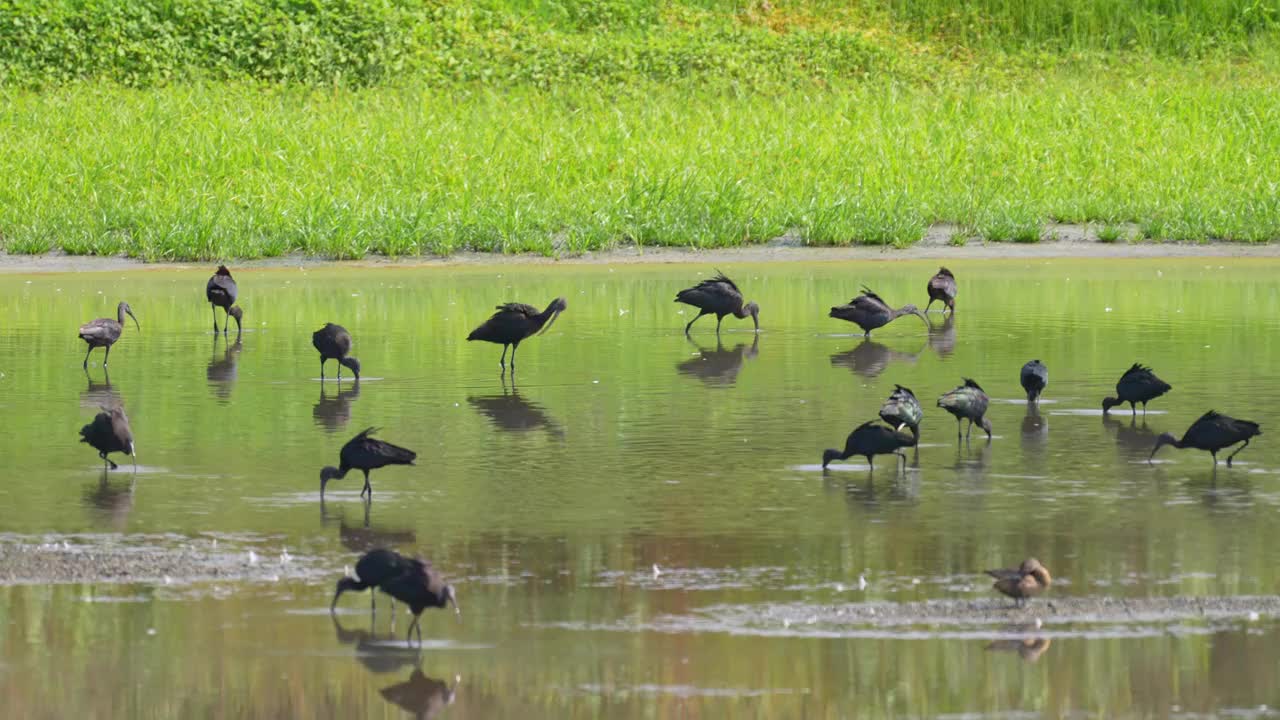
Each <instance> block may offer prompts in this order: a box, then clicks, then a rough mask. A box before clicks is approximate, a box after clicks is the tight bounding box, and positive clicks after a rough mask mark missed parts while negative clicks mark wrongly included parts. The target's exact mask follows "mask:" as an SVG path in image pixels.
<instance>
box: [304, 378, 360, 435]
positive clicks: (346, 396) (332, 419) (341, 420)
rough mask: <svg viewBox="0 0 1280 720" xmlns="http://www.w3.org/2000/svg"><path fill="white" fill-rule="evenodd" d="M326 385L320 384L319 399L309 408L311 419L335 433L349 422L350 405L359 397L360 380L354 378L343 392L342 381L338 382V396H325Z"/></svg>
mask: <svg viewBox="0 0 1280 720" xmlns="http://www.w3.org/2000/svg"><path fill="white" fill-rule="evenodd" d="M326 390H327V383H320V399H319V400H317V401H316V404H315V407H313V408H311V417H312V419H313V420H315V423H316V425H319V426H320V427H322V428H324V429H325V430H327V431H329V432H337V431H338V430H342V429H343V428H345V427H346V426H347V423H349V422H351V403H353V402H355V400H356V398H358V397H360V378H356V381H355V382H354V383H351V385H349V386H348V387H347V388H346V389H345V390H344V389H343V387H342V381H341V380H339V381H338V394H337V395H334V396H333V397H330V396H329V395H328V394H326Z"/></svg>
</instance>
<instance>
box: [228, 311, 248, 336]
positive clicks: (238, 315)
mask: <svg viewBox="0 0 1280 720" xmlns="http://www.w3.org/2000/svg"><path fill="white" fill-rule="evenodd" d="M227 314H228V315H230V316H231V317H233V318H235V319H236V334H237V335H239V334H240V330H241V326H240V319H241V318H242V317H244V311H243V310H241V309H240V306H239V305H232V306H231V309H230V310H228V311H227Z"/></svg>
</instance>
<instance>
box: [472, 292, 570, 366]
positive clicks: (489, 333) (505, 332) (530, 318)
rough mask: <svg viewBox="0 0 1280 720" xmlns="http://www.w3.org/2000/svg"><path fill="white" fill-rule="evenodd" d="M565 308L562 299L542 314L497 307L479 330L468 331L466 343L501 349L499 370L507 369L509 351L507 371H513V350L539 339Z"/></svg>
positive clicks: (519, 307) (530, 309) (513, 306)
mask: <svg viewBox="0 0 1280 720" xmlns="http://www.w3.org/2000/svg"><path fill="white" fill-rule="evenodd" d="M567 307H569V303H568V302H567V301H566V300H565V299H564V298H562V297H558V298H556V299H555V300H552V301H551V304H550V305H548V306H547V308H546V309H545V310H543V311H542V312H538V308H536V307H534V306H532V305H525V304H524V303H514V302H513V303H506V304H503V305H498V306H497V308H496V309H497V312H495V313H494V314H493V315H492V316H490V318H489V319H488V320H485V321H484V323H482V324H481V325H480V327H478V328H476V329H475V330H472V331H471V334H470V335H468V336H467V341H468V342H469V341H471V340H483V341H484V342H491V343H494V344H495V345H501V346H502V357H501V358H499V360H498V365H500V366H501V367H503V368H506V366H507V347H510V348H511V369H512V370H515V368H516V350H517V349H519V347H520V343H521V342H523V341H524V340H525V339H527V338H528V337H530V336H532V335H535V334H537V335H541V334H542V333H544V332H546V331H547V330H548V329H549V328H550V327H551V324H552V323H554V322H555V321H556V318H557V317H559V316H560V313H562V312H564V311H565V308H567Z"/></svg>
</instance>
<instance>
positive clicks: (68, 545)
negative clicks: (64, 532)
mask: <svg viewBox="0 0 1280 720" xmlns="http://www.w3.org/2000/svg"><path fill="white" fill-rule="evenodd" d="M62 549H63V550H70V549H71V543H69V542H67V541H66V540H63V541H62Z"/></svg>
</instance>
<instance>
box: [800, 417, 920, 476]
mask: <svg viewBox="0 0 1280 720" xmlns="http://www.w3.org/2000/svg"><path fill="white" fill-rule="evenodd" d="M915 444H916V439H915V438H914V437H912V436H911V435H909V434H907V433H904V432H902V431H901V430H895V429H893V428H891V427H889V426H888V425H881V424H880V423H877V422H876V421H875V420H869V421H867V422H864V423H862V424H861V425H859V426H858V427H857V428H855V429H854V431H853V432H851V433H849V437H848V438H846V439H845V441H844V450H843V451H841V450H836V449H834V448H831V449H828V450H824V451H823V452H822V467H823V469H825V468H826V467H827V465H828V464H830V463H831V461H833V460H844V459H846V458H850V457H853V456H854V455H861V456H863V457H865V458H866V459H867V464H868V465H870V466H871V468H872V469H875V463H874V461H872V457H874V456H876V455H897V456H898V457H900V458H902V462H903V463H905V462H906V461H907V456H906V455H904V454H903V453H902V452H901V449H902V448H904V447H911V446H913V445H915ZM894 464H895V466H896V464H897V462H896V459H895V463H894Z"/></svg>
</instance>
